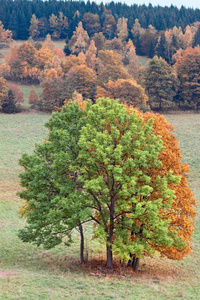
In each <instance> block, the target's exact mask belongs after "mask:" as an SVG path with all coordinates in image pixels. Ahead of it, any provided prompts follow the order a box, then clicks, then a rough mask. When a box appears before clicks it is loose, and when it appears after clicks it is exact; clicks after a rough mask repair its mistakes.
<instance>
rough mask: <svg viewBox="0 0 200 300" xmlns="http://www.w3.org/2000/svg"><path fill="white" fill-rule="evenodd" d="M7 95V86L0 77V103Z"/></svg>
mask: <svg viewBox="0 0 200 300" xmlns="http://www.w3.org/2000/svg"><path fill="white" fill-rule="evenodd" d="M7 94H8V84H7V82H6V80H5V79H4V78H3V77H0V103H2V100H3V99H4V98H5V97H6V96H7Z"/></svg>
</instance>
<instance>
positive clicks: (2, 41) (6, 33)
mask: <svg viewBox="0 0 200 300" xmlns="http://www.w3.org/2000/svg"><path fill="white" fill-rule="evenodd" d="M11 42H12V31H10V30H8V29H7V30H5V29H4V26H3V24H2V22H1V21H0V45H1V47H4V46H8V45H9V43H11Z"/></svg>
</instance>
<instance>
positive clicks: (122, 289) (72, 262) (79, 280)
mask: <svg viewBox="0 0 200 300" xmlns="http://www.w3.org/2000/svg"><path fill="white" fill-rule="evenodd" d="M166 117H167V119H168V120H169V121H170V122H172V123H173V125H174V128H175V134H176V136H177V137H178V140H179V143H180V147H181V148H182V149H183V161H187V162H188V163H189V164H190V167H191V173H190V175H189V182H190V186H191V188H192V190H193V191H194V193H195V196H196V199H199V196H200V183H199V175H200V174H199V173H200V171H199V165H200V156H199V149H200V139H199V128H200V115H198V114H188V115H184V114H178V115H167V116H166ZM48 119H49V115H47V114H16V115H5V114H0V156H1V163H0V199H1V200H0V229H1V230H0V241H1V242H0V272H1V271H4V272H10V276H7V277H5V278H1V277H0V299H2V300H4V299H12V300H13V299H25V300H29V299H30V300H31V299H34V300H37V299H41V300H45V299H48V300H49V299H55V300H56V299H84V300H85V299H150V300H151V299H152V300H154V299H155V300H157V299H161V300H162V299H163V300H164V299H180V298H183V299H194V300H196V299H199V298H200V286H199V280H200V248H199V244H200V233H199V232H200V221H199V208H197V210H198V214H197V218H196V226H195V233H194V238H193V242H192V243H193V247H194V252H193V254H192V255H191V256H189V257H188V258H185V259H184V260H183V261H180V262H176V261H170V260H166V259H159V258H157V259H156V258H154V259H151V258H149V259H144V260H142V262H141V267H140V272H138V273H133V274H132V277H129V275H130V274H131V273H130V271H127V270H126V268H125V267H124V268H122V269H121V276H107V275H106V276H102V275H101V276H93V275H95V274H96V273H97V272H98V269H97V271H94V269H93V268H92V267H91V265H89V266H88V267H89V270H87V268H86V267H85V266H80V265H79V256H78V255H79V236H78V233H76V232H74V243H73V244H72V246H71V247H70V248H67V247H65V246H63V245H60V246H58V247H56V248H55V249H52V250H49V251H47V250H44V249H43V248H37V247H36V246H34V245H31V244H26V243H22V242H21V241H20V240H19V239H18V237H17V231H18V229H19V228H22V227H23V226H24V224H25V223H24V220H22V219H20V218H19V215H18V210H19V207H20V205H21V200H20V199H19V198H18V197H17V196H16V192H17V191H18V190H19V189H20V187H19V180H18V173H19V172H20V167H19V166H18V159H19V158H20V157H21V155H22V153H24V152H26V153H31V152H32V151H33V149H34V144H35V143H36V142H37V143H40V142H42V140H43V139H44V138H45V136H46V135H47V130H46V128H44V127H43V124H44V123H46V122H47V120H48ZM85 230H86V235H87V249H88V252H89V259H90V260H91V259H92V258H93V257H95V256H97V257H99V258H103V254H104V251H103V250H104V247H102V245H100V244H99V243H98V242H97V241H96V240H94V241H90V237H91V226H87V227H85ZM93 249H94V250H93ZM94 272H95V274H94Z"/></svg>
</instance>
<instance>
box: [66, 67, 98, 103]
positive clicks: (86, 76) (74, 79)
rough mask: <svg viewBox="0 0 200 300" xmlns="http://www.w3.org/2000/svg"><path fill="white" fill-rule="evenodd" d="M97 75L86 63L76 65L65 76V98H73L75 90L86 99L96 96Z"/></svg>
mask: <svg viewBox="0 0 200 300" xmlns="http://www.w3.org/2000/svg"><path fill="white" fill-rule="evenodd" d="M95 84H96V75H95V73H94V71H93V70H92V69H90V68H88V67H87V66H85V65H80V66H75V67H73V68H71V69H70V70H69V72H68V73H67V74H66V76H65V82H64V86H63V95H64V97H65V99H71V98H72V94H73V92H74V91H77V92H78V93H80V94H82V96H83V98H84V99H87V98H90V99H93V98H94V94H95V91H96V85H95Z"/></svg>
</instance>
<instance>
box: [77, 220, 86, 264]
mask: <svg viewBox="0 0 200 300" xmlns="http://www.w3.org/2000/svg"><path fill="white" fill-rule="evenodd" d="M78 228H79V232H80V236H81V243H80V261H81V264H82V263H84V262H85V260H84V234H83V226H82V224H79V227H78Z"/></svg>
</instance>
